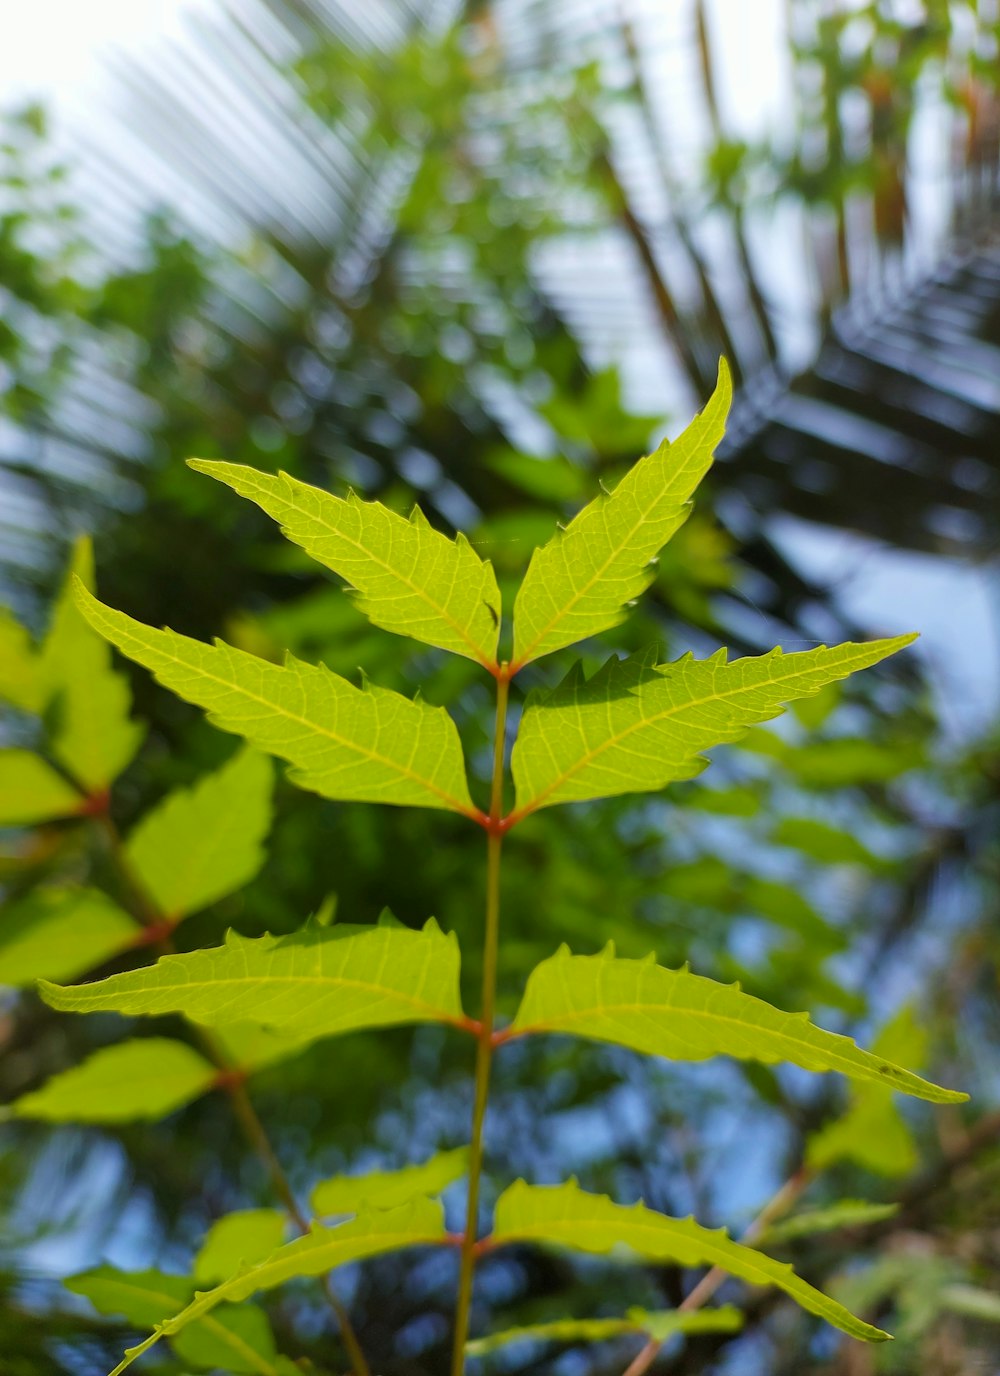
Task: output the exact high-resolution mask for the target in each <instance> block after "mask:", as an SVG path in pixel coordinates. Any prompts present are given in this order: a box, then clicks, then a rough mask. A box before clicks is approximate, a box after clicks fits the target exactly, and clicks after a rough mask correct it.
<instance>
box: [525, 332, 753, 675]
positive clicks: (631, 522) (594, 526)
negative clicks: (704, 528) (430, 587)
mask: <svg viewBox="0 0 1000 1376" xmlns="http://www.w3.org/2000/svg"><path fill="white" fill-rule="evenodd" d="M731 399H732V384H731V382H730V377H729V368H728V367H727V365H726V362H725V360H724V359H723V360H720V363H719V382H718V386H717V387H716V389H715V393H714V395H713V396H712V398H711V400H710V401H709V403H708V405H707V406H706V407H705V409H704V411H702V412H701V414H700V415H698V416H696V417H695V419H694V420H693V421H692V422H691V424H690V425H689V426H688V428H687V429H686V430H685V431H684V433H683V434H682V435H680V436H679V437H678V438H677V439H676V440H674V441H673V443H671V442H670V441H669V440H664V442H663V443H662V444H661V445H660V447H659V448H658V449H657V450H656V451H655V452H654V453H652V454H650V455H649V456H648V457H647V458H644V459H640V460H639V462H638V463H637V464H636V465H635V466H634V468H632V469H631V470H630V471H629V472H628V473H627V474H626V475H625V477H624V478H623V479H622V480H621V482H620V483H619V484H618V486H617V487H616V488H615V490H614V491H613V492H611V493H610V494H602V495H601V496H599V497H597V498H596V499H595V500H594V501H593V502H591V503H590V505H589V506H585V507H584V508H583V510H582V511H581V512H580V513H579V514H578V515H577V516H576V517H575V518H574V519H573V520H572V521H571V522H570V524H569V525H568V526H567V527H566V529H565V530H562V531H558V532H557V533H556V534H555V535H554V536H553V538H552V539H551V540H550V541H549V542H548V544H546V545H543V546H542V547H541V549H537V550H535V552H534V554H533V555H532V557H531V563H530V564H529V565H528V571H527V573H526V574H525V576H524V582H523V583H522V584H521V587H520V589H519V590H518V594H517V599H516V601H515V603H514V652H513V660H512V663H511V670H512V672H517V670H518V669H520V668H521V667H522V666H523V665H525V664H527V663H529V662H530V661H531V660H533V659H539V658H540V657H541V656H542V655H547V654H551V653H552V651H553V650H559V649H562V648H563V647H564V646H566V645H573V644H575V643H576V642H577V641H578V640H584V639H586V638H587V637H588V636H592V635H597V634H598V633H599V632H600V631H606V630H609V629H610V628H611V627H612V626H617V625H618V624H619V622H621V621H623V620H624V619H625V617H626V616H627V615H628V603H629V602H631V601H632V600H633V599H634V598H636V597H638V596H639V594H640V593H642V592H644V591H645V590H646V588H648V587H649V584H650V583H651V582H652V580H653V577H654V574H655V563H654V561H655V557H656V555H657V554H658V553H659V551H660V550H661V549H662V548H663V546H664V545H665V544H666V543H667V541H668V540H669V539H670V537H671V536H672V535H673V534H674V532H675V531H676V530H677V529H678V528H679V527H680V526H681V525H683V523H684V522H685V520H687V517H688V515H689V514H690V511H691V497H692V494H693V493H694V491H695V489H696V488H697V486H698V484H699V483H700V482H701V480H702V478H703V477H704V476H705V474H706V472H707V471H708V468H709V465H710V464H711V462H712V454H713V452H714V450H715V447H716V445H717V444H718V443H719V441H720V440H721V439H722V435H723V431H724V428H725V421H726V415H727V413H728V411H729V403H730V400H731Z"/></svg>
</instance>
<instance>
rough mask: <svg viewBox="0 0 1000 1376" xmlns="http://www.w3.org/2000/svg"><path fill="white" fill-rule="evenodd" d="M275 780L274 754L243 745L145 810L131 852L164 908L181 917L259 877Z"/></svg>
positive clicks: (129, 843)
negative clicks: (209, 771)
mask: <svg viewBox="0 0 1000 1376" xmlns="http://www.w3.org/2000/svg"><path fill="white" fill-rule="evenodd" d="M272 784H273V769H272V766H271V762H270V760H268V759H267V758H266V757H265V756H263V755H259V754H258V753H257V751H255V750H251V749H249V748H245V749H243V750H240V751H237V753H236V754H235V755H234V756H233V757H232V759H230V760H229V761H227V763H226V764H224V765H223V766H222V768H221V769H218V770H216V771H215V772H214V773H213V774H208V775H206V776H205V777H204V778H203V779H200V780H199V782H198V783H197V784H196V785H195V786H194V787H193V788H181V789H177V790H176V791H175V792H173V793H171V794H170V795H169V797H167V798H165V799H164V800H163V802H162V803H160V804H159V806H158V807H155V808H153V810H152V811H151V812H148V813H147V814H146V816H145V817H144V818H143V819H142V821H141V822H140V823H139V824H138V826H137V827H136V828H135V830H134V831H133V832H132V834H131V835H130V836H129V838H128V841H127V843H126V847H125V853H126V856H127V858H128V861H129V864H130V866H131V868H132V870H133V871H134V873H135V874H136V876H137V877H138V879H139V880H140V882H141V883H142V887H143V889H144V891H145V892H146V893H147V894H148V895H149V897H150V898H151V899H152V900H153V902H154V904H155V905H156V908H157V910H158V911H159V912H160V913H162V914H164V915H165V916H167V917H169V918H170V919H171V920H175V921H176V920H177V919H179V918H181V917H186V916H187V915H188V914H189V913H192V912H196V911H197V910H198V909H199V908H204V907H207V906H208V905H209V904H210V903H215V902H216V901H217V900H218V899H220V898H224V897H225V896H226V894H229V893H232V892H233V891H234V889H238V888H241V887H242V886H243V885H244V884H246V883H248V882H249V881H250V880H251V879H252V878H253V877H254V875H255V874H256V873H257V871H258V870H259V869H260V867H261V865H262V864H263V863H264V858H265V855H264V850H263V848H262V844H261V843H262V842H263V840H264V838H265V836H266V835H267V831H268V828H269V826H270V824H271V791H272Z"/></svg>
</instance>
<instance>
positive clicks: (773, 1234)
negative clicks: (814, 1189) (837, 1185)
mask: <svg viewBox="0 0 1000 1376" xmlns="http://www.w3.org/2000/svg"><path fill="white" fill-rule="evenodd" d="M898 1212H899V1205H898V1204H871V1203H869V1202H867V1201H865V1200H862V1199H841V1200H838V1201H837V1203H836V1204H826V1205H824V1206H823V1207H822V1208H819V1209H803V1210H802V1212H801V1213H798V1214H793V1215H792V1217H791V1218H785V1219H782V1220H781V1222H780V1223H772V1224H771V1226H770V1227H769V1228H767V1229H766V1230H765V1231H764V1232H763V1233H760V1234H758V1236H757V1237H756V1238H755V1239H754V1242H755V1243H756V1245H757V1246H758V1247H774V1246H775V1245H776V1244H777V1243H780V1242H794V1241H796V1240H797V1239H798V1238H800V1237H815V1236H816V1235H817V1234H818V1233H833V1232H836V1231H837V1229H838V1228H859V1227H863V1226H864V1225H865V1224H868V1223H880V1222H881V1221H882V1220H883V1219H886V1218H892V1216H893V1214H896V1213H898Z"/></svg>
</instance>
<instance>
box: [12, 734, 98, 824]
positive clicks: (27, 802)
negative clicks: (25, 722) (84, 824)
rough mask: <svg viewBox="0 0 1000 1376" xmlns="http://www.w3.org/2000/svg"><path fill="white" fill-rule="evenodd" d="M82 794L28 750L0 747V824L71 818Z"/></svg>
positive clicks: (75, 811) (79, 805) (80, 800)
mask: <svg viewBox="0 0 1000 1376" xmlns="http://www.w3.org/2000/svg"><path fill="white" fill-rule="evenodd" d="M84 802H85V799H84V797H83V795H82V794H81V793H80V792H78V790H77V789H75V788H74V787H73V785H72V784H69V783H67V782H66V780H65V779H64V778H63V777H62V775H61V774H57V773H56V771H55V770H54V769H53V768H52V766H51V765H47V764H46V763H45V761H44V760H43V759H41V758H40V757H39V756H38V755H36V754H34V753H33V752H32V751H31V750H0V826H3V827H28V826H34V825H35V823H37V822H52V821H55V820H56V818H58V817H74V816H78V815H79V814H80V811H81V809H82V808H83V806H84Z"/></svg>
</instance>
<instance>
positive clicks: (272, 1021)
mask: <svg viewBox="0 0 1000 1376" xmlns="http://www.w3.org/2000/svg"><path fill="white" fill-rule="evenodd" d="M458 980H459V951H458V942H457V941H456V939H455V937H454V935H449V936H445V934H444V933H443V932H442V931H441V929H440V928H439V927H438V925H437V923H436V922H434V921H433V920H432V921H430V922H428V923H427V925H426V926H425V927H424V928H423V929H422V930H421V931H412V930H410V929H409V928H407V927H401V926H399V925H398V924H396V925H388V924H379V925H378V926H373V927H347V926H335V927H326V928H324V927H307V928H305V929H304V930H303V931H301V932H296V933H295V934H294V935H292V936H285V937H273V936H262V937H249V938H248V937H242V936H239V935H237V934H236V933H235V932H230V933H229V934H228V935H227V937H226V943H225V945H224V946H217V947H214V948H212V949H210V950H205V951H191V952H188V953H186V954H183V955H168V956H162V957H161V958H160V959H159V960H158V961H157V962H156V964H155V965H150V966H147V967H145V968H143V969H140V970H129V971H127V972H126V973H124V974H120V975H111V976H110V977H109V978H108V979H104V980H99V981H98V982H97V983H94V984H77V985H72V986H70V987H64V986H62V985H57V984H49V983H48V982H46V981H42V983H41V984H40V986H39V987H40V990H41V993H42V996H43V998H44V999H45V1000H46V1001H47V1002H48V1003H50V1004H51V1005H52V1006H53V1008H60V1009H63V1010H64V1011H66V1012H70V1013H92V1012H97V1011H114V1012H118V1013H129V1014H134V1013H146V1014H161V1013H184V1014H185V1015H186V1016H187V1017H189V1018H191V1019H192V1020H193V1021H194V1022H198V1023H203V1024H206V1025H207V1026H210V1027H220V1026H221V1027H224V1026H226V1025H227V1024H232V1023H241V1022H243V1023H245V1022H251V1021H252V1022H255V1023H258V1024H260V1025H261V1026H264V1027H269V1028H271V1029H273V1030H274V1031H276V1032H280V1033H282V1034H284V1035H286V1036H289V1037H301V1038H303V1039H304V1038H307V1037H312V1038H319V1037H332V1036H336V1035H338V1034H339V1033H342V1032H352V1031H355V1030H357V1029H359V1028H363V1027H391V1026H396V1025H399V1024H403V1023H420V1022H450V1023H462V1022H463V1014H462V1006H461V1001H460V997H459V988H458Z"/></svg>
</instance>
